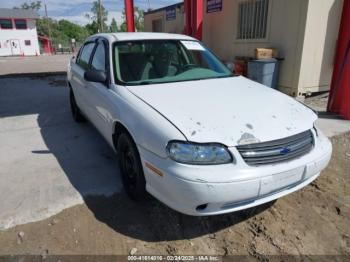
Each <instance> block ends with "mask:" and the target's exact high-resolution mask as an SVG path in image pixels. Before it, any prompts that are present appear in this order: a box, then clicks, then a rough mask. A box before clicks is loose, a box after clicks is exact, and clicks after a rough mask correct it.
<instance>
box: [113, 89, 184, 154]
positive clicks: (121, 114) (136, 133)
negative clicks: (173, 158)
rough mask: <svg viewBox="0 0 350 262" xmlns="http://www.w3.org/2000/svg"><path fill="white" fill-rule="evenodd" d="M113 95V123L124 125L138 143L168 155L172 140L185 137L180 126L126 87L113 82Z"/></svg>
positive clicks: (149, 149)
mask: <svg viewBox="0 0 350 262" xmlns="http://www.w3.org/2000/svg"><path fill="white" fill-rule="evenodd" d="M111 95H112V96H114V98H113V100H115V104H116V107H115V110H114V112H112V117H113V121H114V123H117V122H120V123H121V124H122V125H124V126H125V127H126V129H127V130H128V131H129V133H130V134H131V136H132V137H133V139H134V141H135V143H136V144H137V145H138V146H140V147H143V148H144V149H146V150H148V151H151V152H152V153H154V154H156V155H158V156H159V157H162V158H166V157H167V154H166V145H167V143H168V142H169V141H170V140H186V137H185V136H184V135H183V134H182V133H181V132H180V130H178V129H177V127H175V126H174V125H173V124H172V123H171V122H170V121H168V120H167V119H166V118H165V117H163V116H162V115H161V114H160V113H159V112H157V111H156V110H155V109H153V108H152V107H151V106H149V105H148V104H146V103H145V102H143V101H142V100H141V99H139V98H138V97H136V96H135V95H134V94H132V93H131V92H130V91H129V90H127V89H126V88H125V87H123V86H112V87H111ZM114 126H115V124H114V125H113V127H112V130H111V133H112V134H113V132H114Z"/></svg>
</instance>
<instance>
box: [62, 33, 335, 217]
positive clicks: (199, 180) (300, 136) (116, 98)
mask: <svg viewBox="0 0 350 262" xmlns="http://www.w3.org/2000/svg"><path fill="white" fill-rule="evenodd" d="M68 84H69V87H70V103H71V109H72V114H73V117H74V119H75V120H76V121H78V122H79V121H82V120H84V119H88V120H89V121H90V122H91V123H93V125H94V126H95V127H96V128H97V129H98V130H99V132H100V133H101V134H102V135H103V137H104V138H105V139H106V140H107V141H108V143H109V144H110V146H111V147H112V148H113V149H114V150H115V151H116V152H117V153H118V159H119V165H120V169H121V174H122V181H123V185H124V188H125V191H126V192H127V194H128V195H129V196H130V197H131V198H132V199H136V200H141V199H144V198H145V195H146V192H149V193H150V194H151V195H153V196H154V197H156V198H157V199H159V200H160V201H162V202H163V203H165V204H166V205H168V206H169V207H171V208H173V209H175V210H177V211H179V212H182V213H185V214H189V215H195V216H202V215H216V214H223V213H228V212H233V211H237V210H242V209H246V208H249V207H253V206H256V205H260V204H263V203H266V202H270V201H272V200H275V199H277V198H280V197H282V196H285V195H287V194H289V193H292V192H294V191H296V190H298V189H301V188H302V187H304V186H306V185H308V184H309V183H311V182H312V181H313V180H315V179H316V178H317V177H318V176H319V174H320V172H321V171H322V170H323V169H324V168H325V167H326V166H327V164H328V162H329V160H330V157H331V152H332V146H331V143H330V142H329V140H328V139H327V138H326V137H325V136H324V135H323V134H322V132H321V131H320V130H318V129H317V128H316V127H315V126H314V122H315V121H316V119H317V116H316V114H315V113H314V112H313V111H312V110H310V109H309V108H307V107H305V106H304V105H302V104H301V103H299V102H297V101H295V100H294V99H293V98H290V97H288V96H286V95H284V94H282V93H280V92H278V91H276V90H273V89H271V88H268V87H266V86H263V85H261V84H258V83H256V82H253V81H251V80H249V79H247V78H244V77H242V76H235V75H233V74H232V73H231V72H230V70H228V69H227V68H226V67H225V65H223V64H222V63H221V62H220V60H219V59H218V58H217V57H216V56H215V55H214V54H213V53H212V52H210V51H209V50H208V49H207V48H206V47H205V46H204V45H203V44H202V43H200V42H198V41H197V40H195V39H193V38H191V37H188V36H184V35H175V34H159V33H118V34H98V35H94V36H91V37H90V38H88V40H87V41H86V42H85V44H84V45H83V46H82V48H81V49H80V51H79V53H78V55H77V57H76V58H74V59H72V60H71V62H70V65H69V68H68Z"/></svg>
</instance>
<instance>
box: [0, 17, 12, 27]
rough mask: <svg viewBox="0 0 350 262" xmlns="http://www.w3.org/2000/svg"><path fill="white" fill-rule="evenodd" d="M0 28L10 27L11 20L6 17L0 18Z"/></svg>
mask: <svg viewBox="0 0 350 262" xmlns="http://www.w3.org/2000/svg"><path fill="white" fill-rule="evenodd" d="M0 28H1V29H12V28H13V26H12V20H11V19H6V18H0Z"/></svg>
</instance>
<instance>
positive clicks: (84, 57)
mask: <svg viewBox="0 0 350 262" xmlns="http://www.w3.org/2000/svg"><path fill="white" fill-rule="evenodd" d="M94 46H95V43H87V44H85V45H84V47H83V50H82V51H81V54H80V56H79V58H78V61H77V64H78V65H79V66H80V67H81V68H83V69H84V70H87V69H88V68H89V61H90V56H91V53H92V50H93V49H94Z"/></svg>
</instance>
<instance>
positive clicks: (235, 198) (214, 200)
mask: <svg viewBox="0 0 350 262" xmlns="http://www.w3.org/2000/svg"><path fill="white" fill-rule="evenodd" d="M230 150H231V153H232V154H233V155H234V156H235V158H236V162H235V163H231V164H226V165H218V166H193V165H184V164H179V163H176V162H174V161H172V160H170V159H162V158H159V157H158V156H155V155H154V154H152V153H150V152H149V151H146V150H143V149H142V148H140V155H141V159H142V163H143V166H144V173H145V177H146V182H147V184H146V188H147V191H148V192H149V193H150V194H152V195H153V196H154V197H156V198H157V199H159V200H160V201H161V202H163V203H165V204H166V205H168V206H169V207H171V208H172V209H175V210H177V211H179V212H181V213H184V214H188V215H194V216H206V215H217V214H224V213H229V212H233V211H238V210H242V209H247V208H250V207H253V206H257V205H261V204H264V203H267V202H270V201H273V200H275V199H278V198H280V197H283V196H285V195H287V194H290V193H292V192H294V191H296V190H299V189H301V188H303V187H304V186H306V185H308V184H309V183H311V182H312V181H313V180H315V179H316V178H317V177H318V176H319V174H320V172H321V171H322V170H323V169H324V168H325V167H326V166H327V164H328V162H329V160H330V158H331V153H332V145H331V143H330V142H329V140H328V139H327V138H326V137H325V136H324V135H323V134H322V133H321V132H319V135H318V137H316V138H315V146H314V148H313V149H312V151H311V152H309V153H308V154H306V155H304V156H302V157H300V158H298V159H294V160H292V161H289V162H284V163H279V164H275V165H266V166H259V167H252V166H248V165H247V164H246V163H245V162H244V160H243V159H242V158H241V157H240V155H239V153H238V151H237V150H236V149H235V148H230ZM146 163H151V164H152V165H153V166H155V167H157V169H159V171H161V173H162V174H163V175H162V176H161V175H159V173H155V172H154V170H152V169H150V168H148V167H147V165H146ZM148 166H149V164H148Z"/></svg>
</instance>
